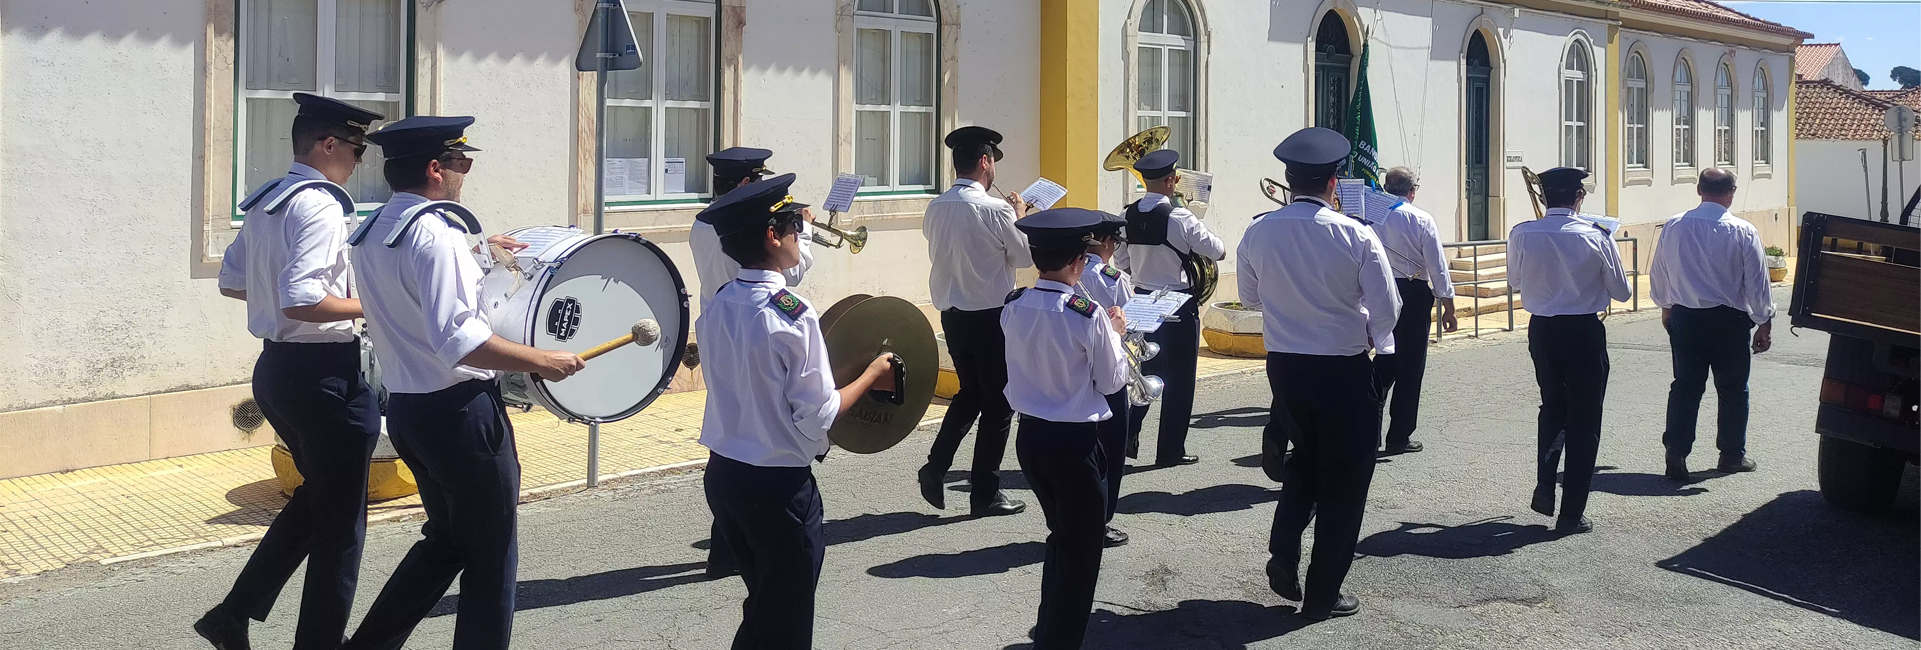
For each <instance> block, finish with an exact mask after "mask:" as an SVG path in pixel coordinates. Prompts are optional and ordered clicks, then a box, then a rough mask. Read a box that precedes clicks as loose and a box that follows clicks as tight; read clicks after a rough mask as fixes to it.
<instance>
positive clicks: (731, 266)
mask: <svg viewBox="0 0 1921 650" xmlns="http://www.w3.org/2000/svg"><path fill="white" fill-rule="evenodd" d="M773 155H774V152H772V151H769V150H766V149H755V148H753V147H728V148H726V149H722V150H720V151H716V152H714V153H712V154H708V156H707V164H708V165H709V166H711V167H713V168H714V199H715V200H719V199H720V197H723V196H726V195H727V193H728V192H731V191H733V190H734V188H736V187H740V186H741V185H745V184H748V183H752V182H754V181H758V180H760V179H761V178H762V177H765V176H766V175H768V174H771V173H773V172H771V171H768V169H767V159H768V158H771V157H773ZM800 214H801V217H802V225H801V231H800V235H799V241H800V263H799V264H796V265H794V268H791V269H787V270H785V271H782V272H781V276H782V277H784V278H786V279H787V280H786V281H787V286H790V287H793V286H799V285H800V281H801V279H802V278H805V277H807V269H811V268H814V250H813V247H812V246H811V244H812V243H813V236H812V235H811V234H810V233H808V231H807V226H808V225H809V224H812V223H813V222H814V213H813V212H811V211H808V210H802V211H801V213H800ZM687 246H688V248H690V249H692V251H693V254H694V272H695V275H698V276H699V279H700V308H701V309H706V308H707V303H709V302H712V301H713V300H714V292H716V291H720V287H721V285H724V284H727V283H729V282H732V281H734V276H735V275H736V274H738V273H740V265H739V264H736V263H734V260H733V258H731V257H728V256H727V254H726V253H722V252H720V235H716V234H714V224H711V223H707V222H706V221H702V220H700V219H695V220H694V225H693V227H692V229H691V230H689V231H688V234H687ZM708 568H709V569H712V568H713V567H711V566H709V567H708Z"/></svg>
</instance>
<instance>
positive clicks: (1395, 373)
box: [1372, 167, 1458, 454]
mask: <svg viewBox="0 0 1921 650" xmlns="http://www.w3.org/2000/svg"><path fill="white" fill-rule="evenodd" d="M1382 181H1383V182H1382V185H1383V189H1385V190H1387V193H1388V194H1393V195H1395V196H1398V197H1401V198H1402V199H1405V200H1404V201H1403V202H1402V203H1401V205H1400V206H1398V207H1396V208H1394V210H1393V211H1391V212H1390V213H1389V214H1388V216H1387V217H1386V219H1384V220H1383V221H1382V222H1380V223H1376V224H1372V226H1373V228H1374V236H1375V237H1378V238H1379V239H1380V240H1381V247H1382V248H1383V249H1386V250H1387V263H1388V265H1390V266H1392V267H1393V269H1394V288H1395V290H1397V291H1399V292H1400V296H1401V317H1400V321H1399V322H1398V323H1397V324H1396V325H1395V326H1394V354H1381V355H1376V356H1375V357H1374V385H1375V387H1376V390H1375V392H1378V393H1380V394H1381V396H1382V397H1383V398H1385V397H1387V394H1388V392H1389V391H1392V392H1393V393H1394V399H1393V401H1392V402H1389V405H1388V410H1387V412H1388V416H1389V417H1388V425H1387V440H1386V442H1385V444H1383V445H1382V450H1383V451H1386V452H1387V453H1390V454H1404V453H1410V452H1416V451H1420V450H1421V443H1420V442H1419V441H1416V440H1413V439H1412V438H1413V436H1414V427H1415V425H1416V424H1417V421H1418V419H1419V415H1420V409H1421V378H1422V377H1423V376H1424V375H1426V374H1427V331H1428V323H1429V320H1428V315H1429V314H1432V313H1433V312H1434V305H1435V303H1436V302H1439V303H1440V305H1441V327H1442V328H1443V329H1444V330H1446V331H1449V332H1452V331H1454V330H1455V328H1457V327H1458V325H1457V324H1456V322H1455V320H1454V281H1453V278H1451V277H1449V276H1448V272H1447V258H1446V257H1445V256H1443V255H1442V254H1441V235H1440V233H1439V232H1438V231H1436V230H1435V229H1434V216H1433V215H1430V214H1428V213H1427V211H1426V210H1422V209H1420V208H1417V207H1414V191H1415V190H1416V189H1418V188H1420V184H1419V179H1417V178H1415V176H1414V171H1413V170H1410V169H1408V168H1406V167H1395V168H1393V169H1390V170H1387V176H1386V178H1384V179H1382Z"/></svg>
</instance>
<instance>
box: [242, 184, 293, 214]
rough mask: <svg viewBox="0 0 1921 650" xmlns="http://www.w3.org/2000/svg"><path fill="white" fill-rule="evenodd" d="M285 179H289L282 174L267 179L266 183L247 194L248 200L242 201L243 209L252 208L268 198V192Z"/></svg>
mask: <svg viewBox="0 0 1921 650" xmlns="http://www.w3.org/2000/svg"><path fill="white" fill-rule="evenodd" d="M285 180H287V177H285V176H282V177H280V178H276V179H273V180H270V181H267V182H265V183H262V184H261V185H260V187H259V188H256V189H255V190H254V191H253V193H252V194H248V195H247V200H245V201H241V202H240V209H241V211H243V212H244V211H247V210H252V209H253V206H255V205H259V203H260V201H261V199H265V198H267V193H268V192H272V191H273V189H274V188H276V187H280V183H281V182H282V181H285Z"/></svg>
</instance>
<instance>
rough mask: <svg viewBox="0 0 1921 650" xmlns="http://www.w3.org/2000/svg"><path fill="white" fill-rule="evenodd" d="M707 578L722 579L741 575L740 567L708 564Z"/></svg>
mask: <svg viewBox="0 0 1921 650" xmlns="http://www.w3.org/2000/svg"><path fill="white" fill-rule="evenodd" d="M706 575H707V579H708V580H720V579H723V578H732V577H734V576H737V575H740V567H733V566H716V565H712V564H709V565H707V573H706Z"/></svg>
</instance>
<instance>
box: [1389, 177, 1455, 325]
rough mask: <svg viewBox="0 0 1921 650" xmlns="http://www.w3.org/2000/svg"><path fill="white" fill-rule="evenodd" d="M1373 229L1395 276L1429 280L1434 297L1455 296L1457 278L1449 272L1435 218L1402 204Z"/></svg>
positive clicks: (1410, 205)
mask: <svg viewBox="0 0 1921 650" xmlns="http://www.w3.org/2000/svg"><path fill="white" fill-rule="evenodd" d="M1373 227H1374V236H1376V237H1379V238H1380V240H1381V247H1382V248H1385V249H1387V264H1388V266H1390V267H1393V269H1394V277H1396V278H1402V279H1416V280H1426V281H1427V285H1428V287H1429V288H1431V289H1433V290H1434V297H1435V298H1441V299H1447V298H1453V297H1454V278H1453V277H1451V276H1449V275H1448V273H1447V259H1446V258H1445V257H1443V256H1442V254H1441V233H1440V232H1439V231H1437V230H1435V228H1434V215H1431V214H1428V213H1427V211H1426V210H1422V209H1420V208H1417V207H1414V204H1412V203H1406V202H1403V203H1401V205H1400V206H1398V207H1396V208H1394V210H1393V211H1391V212H1389V213H1388V215H1387V218H1385V219H1383V220H1382V221H1381V222H1380V223H1377V224H1373ZM1432 306H1433V305H1429V307H1432Z"/></svg>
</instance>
